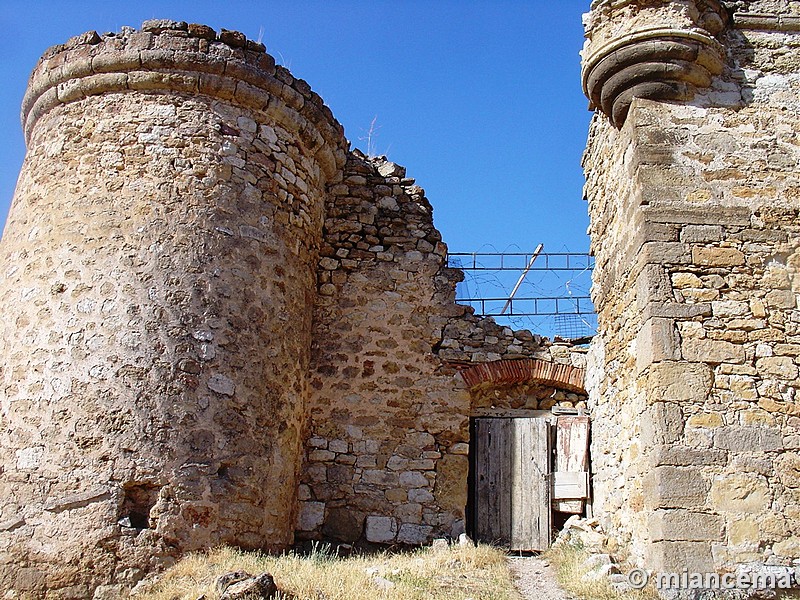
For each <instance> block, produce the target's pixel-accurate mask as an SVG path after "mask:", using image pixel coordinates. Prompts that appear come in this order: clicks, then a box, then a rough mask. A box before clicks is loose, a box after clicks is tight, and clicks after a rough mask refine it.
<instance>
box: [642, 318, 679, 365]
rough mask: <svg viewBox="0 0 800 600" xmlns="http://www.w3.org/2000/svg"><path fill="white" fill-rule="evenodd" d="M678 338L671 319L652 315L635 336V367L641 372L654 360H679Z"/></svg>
mask: <svg viewBox="0 0 800 600" xmlns="http://www.w3.org/2000/svg"><path fill="white" fill-rule="evenodd" d="M680 358H681V351H680V338H679V337H678V331H677V329H676V328H675V322H674V321H673V320H672V319H662V318H659V317H653V318H651V319H648V320H647V321H645V323H644V325H642V328H641V329H640V330H639V333H638V334H637V336H636V368H637V369H638V370H639V371H640V372H641V371H643V370H644V369H646V368H647V367H649V366H650V365H651V364H652V363H654V362H661V361H665V360H679V359H680Z"/></svg>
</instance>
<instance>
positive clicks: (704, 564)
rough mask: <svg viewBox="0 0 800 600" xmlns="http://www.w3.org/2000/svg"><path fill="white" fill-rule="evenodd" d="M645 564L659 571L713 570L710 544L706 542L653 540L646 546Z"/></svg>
mask: <svg viewBox="0 0 800 600" xmlns="http://www.w3.org/2000/svg"><path fill="white" fill-rule="evenodd" d="M645 564H646V565H647V567H648V569H652V570H654V571H658V572H660V573H681V572H682V571H684V570H687V571H691V572H694V573H710V572H712V571H714V570H715V568H714V558H713V555H712V554H711V545H710V544H709V543H708V542H706V541H703V542H683V541H680V542H669V541H663V542H654V543H653V544H650V545H649V546H648V547H647V550H646V555H645Z"/></svg>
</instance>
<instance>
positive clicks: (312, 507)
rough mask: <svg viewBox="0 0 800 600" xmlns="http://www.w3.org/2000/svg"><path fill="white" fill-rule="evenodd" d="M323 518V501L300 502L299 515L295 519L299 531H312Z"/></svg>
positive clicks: (320, 523)
mask: <svg viewBox="0 0 800 600" xmlns="http://www.w3.org/2000/svg"><path fill="white" fill-rule="evenodd" d="M324 520H325V503H324V502H302V503H300V516H299V517H298V519H297V528H298V529H299V530H300V531H314V530H315V529H316V528H317V527H319V526H320V525H322V523H323V521H324Z"/></svg>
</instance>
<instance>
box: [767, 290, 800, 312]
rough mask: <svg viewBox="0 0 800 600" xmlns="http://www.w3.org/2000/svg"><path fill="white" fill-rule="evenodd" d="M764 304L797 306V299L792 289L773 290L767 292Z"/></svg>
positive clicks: (783, 306)
mask: <svg viewBox="0 0 800 600" xmlns="http://www.w3.org/2000/svg"><path fill="white" fill-rule="evenodd" d="M764 304H766V305H767V307H769V308H790V309H791V308H795V306H796V305H797V299H796V297H795V294H794V292H792V290H772V291H769V292H767V295H766V297H765V298H764Z"/></svg>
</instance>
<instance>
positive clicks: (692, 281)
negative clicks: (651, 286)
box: [672, 273, 703, 289]
mask: <svg viewBox="0 0 800 600" xmlns="http://www.w3.org/2000/svg"><path fill="white" fill-rule="evenodd" d="M672 286H673V287H675V288H678V289H683V288H702V287H703V280H702V279H700V278H699V277H698V276H697V275H695V274H694V273H673V274H672Z"/></svg>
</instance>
